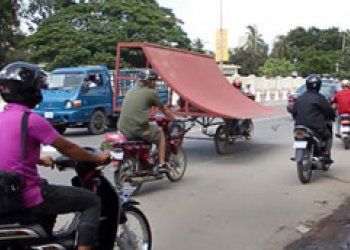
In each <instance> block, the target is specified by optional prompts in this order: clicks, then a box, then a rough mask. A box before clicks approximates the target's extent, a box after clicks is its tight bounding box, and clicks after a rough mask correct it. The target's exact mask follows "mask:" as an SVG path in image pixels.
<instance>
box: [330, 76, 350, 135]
mask: <svg viewBox="0 0 350 250" xmlns="http://www.w3.org/2000/svg"><path fill="white" fill-rule="evenodd" d="M342 87H343V90H341V91H338V92H337V93H336V94H335V97H334V100H333V103H334V104H335V105H336V107H337V111H338V117H339V116H340V115H342V114H350V82H349V80H343V82H342ZM336 124H337V131H336V136H337V137H340V134H339V130H340V119H337V123H336Z"/></svg>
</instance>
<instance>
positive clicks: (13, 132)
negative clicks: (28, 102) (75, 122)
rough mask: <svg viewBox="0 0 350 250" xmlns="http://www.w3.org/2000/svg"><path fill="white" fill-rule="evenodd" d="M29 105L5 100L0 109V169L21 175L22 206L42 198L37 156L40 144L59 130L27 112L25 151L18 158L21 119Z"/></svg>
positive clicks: (49, 142) (55, 136)
mask: <svg viewBox="0 0 350 250" xmlns="http://www.w3.org/2000/svg"><path fill="white" fill-rule="evenodd" d="M24 111H29V112H31V111H30V109H29V108H27V107H26V106H23V105H20V104H14V103H11V104H8V105H7V106H6V107H5V110H4V111H3V112H0V130H1V132H0V159H1V160H0V169H3V170H7V171H15V172H18V173H20V174H21V175H22V176H23V177H24V179H25V187H24V190H23V201H24V205H25V207H33V206H36V205H38V204H40V203H41V202H42V201H43V197H42V195H41V191H40V184H41V183H42V181H43V180H42V179H41V178H40V176H39V174H38V170H37V166H36V164H37V163H38V161H39V159H40V145H41V144H44V145H49V144H52V142H53V141H54V140H55V139H56V138H58V136H59V134H58V133H57V131H56V130H55V129H54V128H53V127H52V126H51V124H50V123H49V122H48V121H47V120H46V119H44V118H43V117H41V116H39V115H38V114H36V113H34V112H31V114H30V115H29V120H28V132H27V139H26V140H27V141H26V144H27V145H26V152H25V158H24V160H22V159H21V120H22V115H23V113H24Z"/></svg>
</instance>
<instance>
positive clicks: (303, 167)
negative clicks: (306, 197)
mask: <svg viewBox="0 0 350 250" xmlns="http://www.w3.org/2000/svg"><path fill="white" fill-rule="evenodd" d="M297 168H298V176H299V180H300V182H301V183H302V184H306V183H309V182H310V179H311V176H312V163H311V157H310V151H309V150H306V151H305V153H304V155H303V159H302V160H301V161H298V162H297Z"/></svg>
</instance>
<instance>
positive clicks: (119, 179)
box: [114, 157, 142, 195]
mask: <svg viewBox="0 0 350 250" xmlns="http://www.w3.org/2000/svg"><path fill="white" fill-rule="evenodd" d="M136 164H138V161H137V159H136V158H133V157H132V158H126V159H124V160H123V161H122V162H121V163H120V165H119V166H118V168H117V170H116V171H115V172H114V185H115V186H116V188H117V190H122V189H129V190H132V189H134V191H133V192H132V193H131V194H130V195H136V194H137V192H138V191H139V190H140V188H141V186H142V184H141V183H139V184H135V183H133V182H132V180H130V176H132V175H133V173H134V169H136Z"/></svg>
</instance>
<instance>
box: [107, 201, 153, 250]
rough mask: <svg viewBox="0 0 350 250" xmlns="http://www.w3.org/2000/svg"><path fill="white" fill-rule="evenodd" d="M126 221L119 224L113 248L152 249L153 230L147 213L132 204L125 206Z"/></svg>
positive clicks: (123, 249)
mask: <svg viewBox="0 0 350 250" xmlns="http://www.w3.org/2000/svg"><path fill="white" fill-rule="evenodd" d="M123 210H124V213H125V215H126V222H125V223H123V224H121V225H119V228H118V235H117V237H116V242H115V246H114V248H113V249H115V250H117V249H119V250H128V249H145V250H151V249H152V231H151V227H150V225H149V222H148V219H147V217H146V216H145V214H144V213H143V212H142V211H141V210H140V209H139V208H137V207H135V206H132V205H126V206H123Z"/></svg>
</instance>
